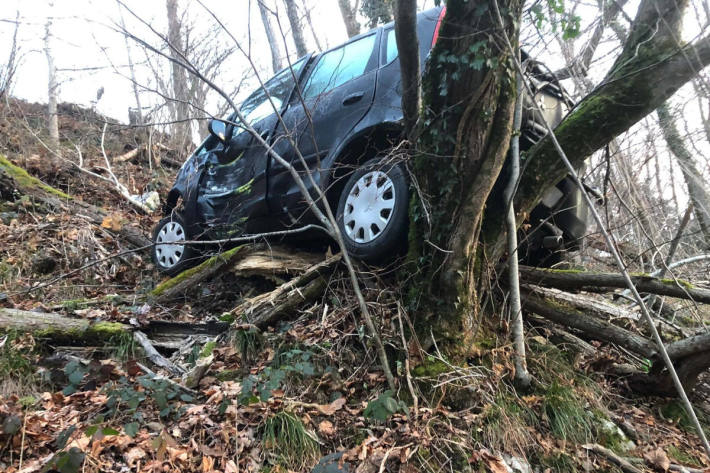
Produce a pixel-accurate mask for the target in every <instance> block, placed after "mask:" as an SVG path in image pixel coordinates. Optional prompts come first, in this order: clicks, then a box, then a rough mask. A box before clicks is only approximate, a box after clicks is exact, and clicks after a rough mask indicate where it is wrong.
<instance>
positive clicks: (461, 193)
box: [408, 0, 710, 356]
mask: <svg viewBox="0 0 710 473" xmlns="http://www.w3.org/2000/svg"><path fill="white" fill-rule="evenodd" d="M687 3H688V2H687V0H678V1H676V0H642V1H641V3H640V4H639V10H638V13H637V15H636V18H635V19H634V22H633V24H632V27H631V30H630V32H629V35H628V38H627V41H626V43H625V44H624V47H623V50H622V51H621V53H620V54H619V56H618V58H617V59H616V61H615V63H614V65H613V66H612V68H611V69H610V71H609V72H608V74H607V76H606V77H605V78H604V80H603V81H602V83H601V84H599V85H598V86H597V87H596V88H595V89H594V90H593V91H592V92H591V93H590V94H589V95H588V96H587V97H585V98H584V99H583V100H582V101H581V102H580V103H579V104H578V105H577V106H576V107H575V109H574V110H573V112H572V113H570V115H569V116H568V117H567V118H566V119H565V120H563V122H562V123H561V124H560V125H559V126H558V127H557V129H556V130H555V133H556V136H557V138H558V140H559V142H560V144H561V146H562V148H563V149H564V151H565V153H566V155H567V157H568V158H569V159H570V161H571V162H572V164H573V165H574V166H579V165H581V164H582V163H583V162H584V160H585V159H586V158H587V157H588V156H589V155H590V154H591V153H593V152H594V151H596V150H598V149H600V148H602V147H603V146H604V145H605V144H607V143H609V142H610V141H611V140H612V139H613V138H615V137H616V136H618V135H619V134H621V133H623V132H624V131H626V130H628V129H629V128H630V127H631V126H632V125H633V124H635V123H636V122H638V121H639V120H641V119H642V118H643V117H645V116H646V115H648V114H649V113H651V112H653V111H654V110H655V109H656V108H657V107H658V106H660V105H661V104H662V103H663V102H665V101H666V100H667V99H668V98H669V97H670V96H671V95H673V94H674V93H675V92H676V91H677V90H678V89H679V88H680V87H681V86H682V85H683V84H685V83H686V82H687V81H689V80H690V79H692V78H693V77H694V76H695V75H697V73H698V72H699V71H700V70H702V69H703V68H704V67H705V66H706V65H707V64H708V63H710V37H706V38H702V39H700V40H697V41H696V42H695V43H693V44H681V43H679V41H680V40H679V38H681V36H682V35H681V34H680V29H681V20H682V16H683V12H684V11H685V8H686V7H687ZM498 8H500V12H501V16H502V22H503V25H502V27H501V24H500V22H499V20H498V19H497V16H496V14H495V11H496V6H495V4H494V3H493V1H479V2H470V1H465V0H451V1H449V2H447V13H446V16H445V18H444V20H443V22H442V25H441V29H440V38H439V41H438V42H437V44H436V47H435V48H434V50H433V51H432V56H431V58H430V60H429V63H428V66H427V71H426V73H425V77H424V80H423V83H422V96H423V106H422V117H421V120H420V123H421V127H420V135H419V139H418V140H417V147H416V149H417V151H416V155H415V156H414V159H413V163H412V170H413V175H414V180H413V182H414V188H415V191H416V192H415V195H414V197H413V200H412V204H411V206H410V217H411V222H412V223H411V227H410V241H409V244H410V246H409V264H410V266H409V269H408V271H409V272H410V274H412V276H411V277H410V278H411V279H413V281H411V280H410V282H409V283H408V287H409V288H410V294H409V302H410V305H411V306H412V308H413V309H414V313H415V314H416V324H417V325H418V328H419V329H420V331H421V333H422V334H423V335H427V336H428V335H429V333H433V335H434V337H435V338H436V342H437V345H438V346H439V348H440V349H442V348H443V350H444V351H446V352H447V353H448V354H449V355H453V356H457V355H465V353H466V351H467V349H468V348H469V347H470V344H469V342H470V340H471V337H472V335H473V328H474V327H475V321H476V320H477V317H478V315H479V312H480V310H481V309H480V301H481V300H482V295H483V290H484V288H487V287H490V278H489V274H488V268H489V267H490V266H491V265H494V264H496V263H497V262H498V261H500V259H501V258H502V257H503V256H504V249H505V230H504V228H505V227H504V218H505V212H504V207H505V202H504V199H503V196H502V186H496V187H495V188H494V184H495V182H496V179H497V178H498V175H499V174H500V171H501V169H502V166H503V161H504V158H505V156H506V152H507V149H508V142H509V140H510V135H511V121H512V115H513V104H514V100H515V93H514V79H513V78H514V68H513V65H512V61H511V57H510V54H509V53H508V49H507V48H506V46H505V45H504V44H505V43H504V42H503V40H502V38H503V36H502V32H503V30H504V31H505V33H506V34H507V35H508V37H509V38H511V42H512V43H513V46H514V47H515V46H516V44H515V43H516V41H517V37H518V31H517V30H518V24H519V19H520V12H521V4H520V2H519V1H517V0H510V1H505V2H503V1H499V2H498ZM524 159H525V160H526V163H525V164H524V169H525V172H524V173H523V175H522V176H521V181H520V185H519V187H518V192H517V194H516V196H515V209H516V211H517V218H518V221H519V222H521V221H522V220H523V218H524V216H525V215H529V212H530V211H531V210H532V209H533V208H534V206H535V205H536V204H537V203H538V202H539V201H540V199H541V197H542V195H543V194H544V193H545V191H546V190H547V189H549V188H550V187H551V186H554V185H555V184H556V183H557V182H559V181H560V180H561V179H562V178H563V177H564V176H565V174H566V173H567V169H566V167H565V165H564V164H563V162H562V160H561V159H560V157H559V154H558V152H557V150H556V149H555V147H554V145H553V143H552V141H551V140H550V139H549V137H548V138H546V139H543V140H542V141H541V142H540V143H538V144H537V145H536V146H534V147H533V148H532V149H531V150H529V151H528V152H527V154H526V155H525V156H524Z"/></svg>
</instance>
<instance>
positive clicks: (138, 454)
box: [123, 447, 146, 466]
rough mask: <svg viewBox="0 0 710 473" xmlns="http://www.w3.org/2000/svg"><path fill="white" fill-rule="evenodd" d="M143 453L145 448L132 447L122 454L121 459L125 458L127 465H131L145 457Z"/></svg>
mask: <svg viewBox="0 0 710 473" xmlns="http://www.w3.org/2000/svg"><path fill="white" fill-rule="evenodd" d="M145 455H146V453H145V450H143V449H142V448H140V447H133V448H131V449H130V450H128V451H127V452H126V453H124V454H123V459H124V460H126V463H128V466H133V465H135V463H136V462H137V461H138V460H140V459H142V458H145Z"/></svg>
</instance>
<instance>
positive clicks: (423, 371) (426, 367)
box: [412, 359, 451, 378]
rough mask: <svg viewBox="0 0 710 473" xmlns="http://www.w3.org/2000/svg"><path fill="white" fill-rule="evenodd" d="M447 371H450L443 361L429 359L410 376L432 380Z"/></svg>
mask: <svg viewBox="0 0 710 473" xmlns="http://www.w3.org/2000/svg"><path fill="white" fill-rule="evenodd" d="M449 371H451V369H450V368H449V367H448V365H447V364H446V363H444V362H443V361H441V360H435V359H430V360H426V361H425V362H424V363H422V364H421V365H419V366H417V367H416V368H414V369H413V370H412V374H413V375H414V376H416V377H418V378H424V377H429V378H433V377H436V376H439V375H440V374H442V373H447V372H449Z"/></svg>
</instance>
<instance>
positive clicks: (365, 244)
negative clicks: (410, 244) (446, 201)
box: [336, 157, 409, 263]
mask: <svg viewBox="0 0 710 473" xmlns="http://www.w3.org/2000/svg"><path fill="white" fill-rule="evenodd" d="M408 211H409V183H408V181H407V174H406V171H405V169H404V166H403V165H402V164H401V163H396V162H388V161H385V160H384V159H383V158H381V157H380V158H375V159H372V160H370V161H367V162H366V163H365V164H363V165H362V166H360V167H359V168H358V169H357V170H356V171H355V172H354V173H353V174H352V175H351V176H350V178H349V179H348V181H347V182H346V183H345V186H344V187H343V190H342V192H341V193H340V199H339V202H338V211H337V214H336V215H337V222H338V228H339V229H340V233H341V234H342V236H343V240H344V242H345V247H346V249H347V250H348V252H349V254H350V255H352V256H353V257H355V258H358V259H360V260H363V261H366V262H368V263H379V262H384V261H386V260H387V259H391V258H392V257H393V256H395V255H397V254H399V253H400V252H401V250H403V249H404V248H405V246H406V236H407V227H408V222H409V216H408Z"/></svg>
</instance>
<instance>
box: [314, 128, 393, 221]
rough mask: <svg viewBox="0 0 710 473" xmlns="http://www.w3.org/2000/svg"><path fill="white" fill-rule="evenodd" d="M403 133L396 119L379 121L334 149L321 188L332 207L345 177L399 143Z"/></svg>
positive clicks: (335, 203)
mask: <svg viewBox="0 0 710 473" xmlns="http://www.w3.org/2000/svg"><path fill="white" fill-rule="evenodd" d="M402 133H403V129H402V125H401V124H400V123H398V122H391V123H380V124H378V125H375V126H372V127H369V128H365V129H363V130H361V131H359V132H357V133H356V134H354V135H353V136H351V137H350V138H349V139H348V140H346V141H345V142H343V143H342V144H341V145H340V146H339V147H338V148H337V150H336V151H335V153H333V156H334V158H333V160H332V164H331V165H330V166H329V172H328V173H327V175H326V178H325V179H324V187H323V188H324V189H325V191H326V196H327V198H328V202H329V203H330V205H331V207H332V206H336V207H337V205H338V199H339V198H340V192H341V191H342V189H343V186H344V185H345V182H346V181H347V179H348V176H350V174H351V173H352V172H353V171H354V170H355V169H357V168H358V167H359V166H360V164H362V163H364V162H365V161H367V160H369V159H371V158H374V157H375V156H377V154H378V153H381V152H383V151H386V150H387V149H390V148H392V146H394V145H395V144H397V143H398V142H400V141H401V140H402Z"/></svg>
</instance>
